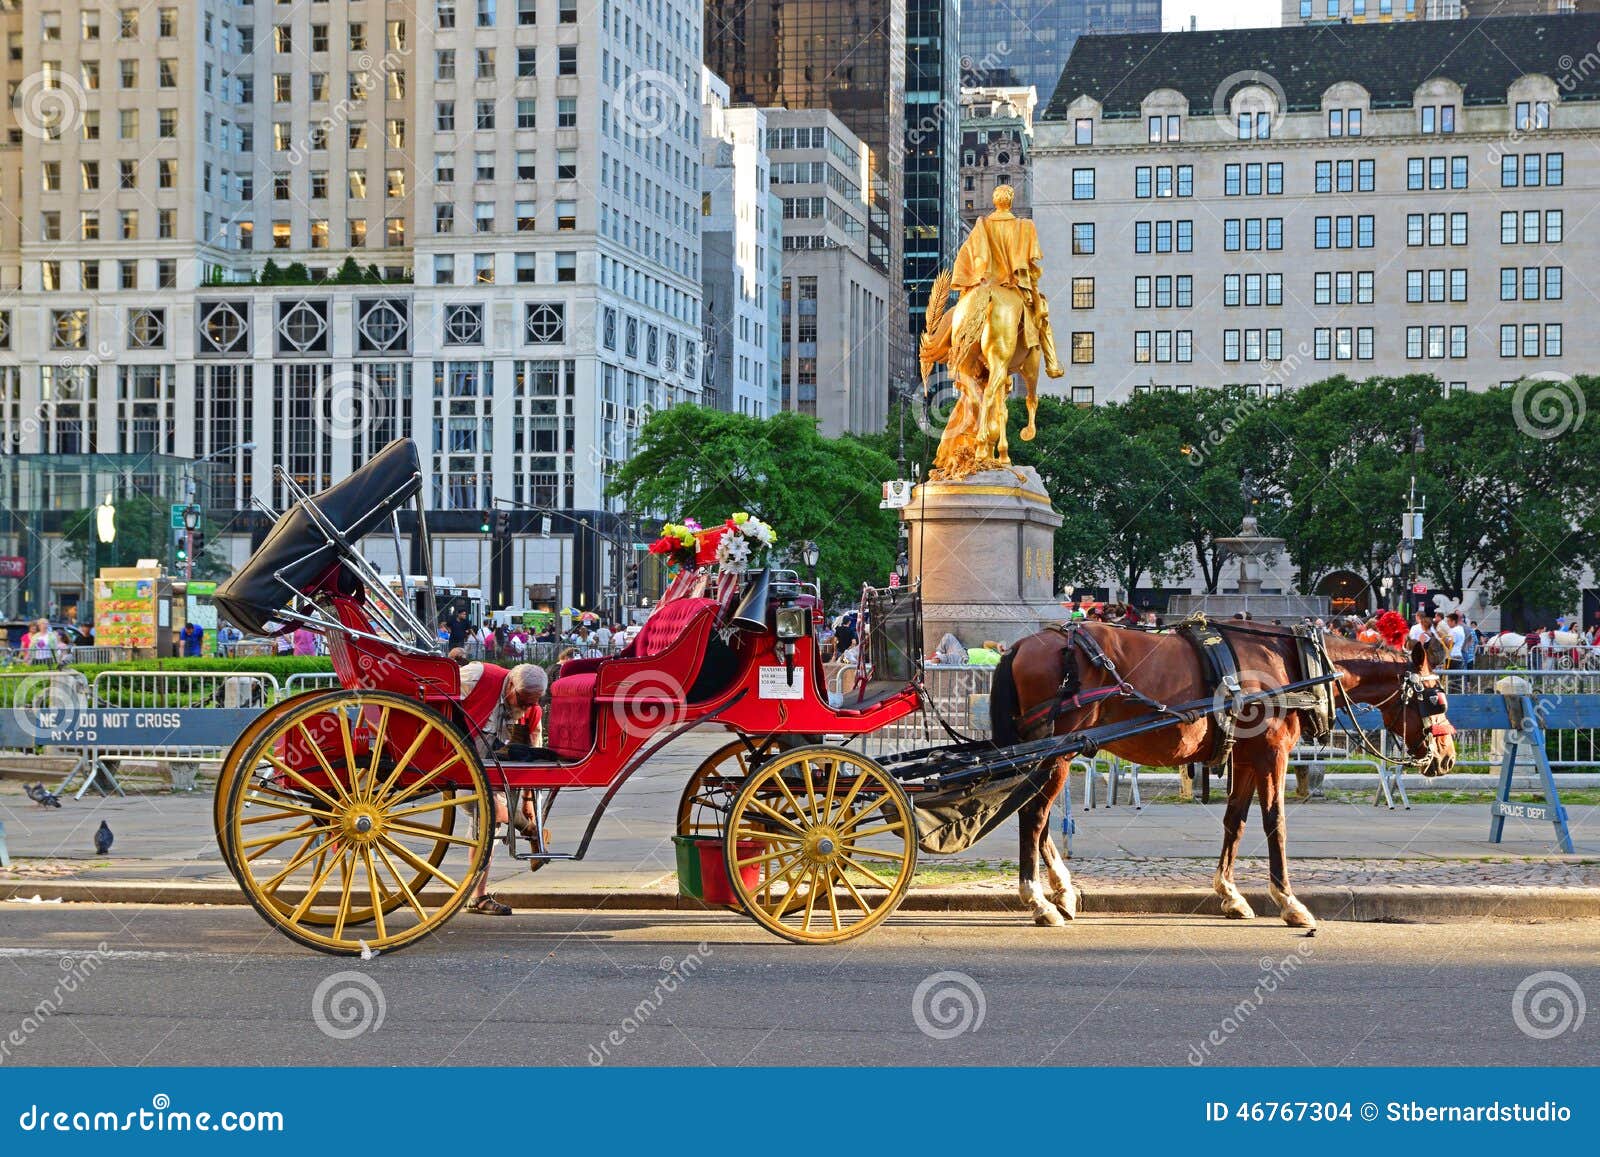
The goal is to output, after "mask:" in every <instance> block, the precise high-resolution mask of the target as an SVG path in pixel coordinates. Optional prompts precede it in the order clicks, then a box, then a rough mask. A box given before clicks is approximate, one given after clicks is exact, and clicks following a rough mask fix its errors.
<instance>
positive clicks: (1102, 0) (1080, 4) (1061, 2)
mask: <svg viewBox="0 0 1600 1157" xmlns="http://www.w3.org/2000/svg"><path fill="white" fill-rule="evenodd" d="M1160 31H1161V0H965V2H964V3H963V4H962V6H961V70H962V72H993V71H995V70H998V69H1009V70H1010V71H1011V74H1012V77H1013V78H1014V83H1016V84H1019V85H1029V84H1031V85H1033V87H1034V88H1036V89H1038V90H1039V96H1040V99H1044V98H1045V97H1047V96H1048V95H1049V94H1050V93H1053V92H1055V90H1056V81H1057V80H1059V79H1061V69H1062V67H1063V66H1064V65H1065V64H1066V63H1067V57H1068V56H1069V55H1071V53H1072V46H1073V44H1075V43H1076V42H1077V39H1078V37H1079V36H1082V35H1083V34H1084V33H1086V32H1160ZM967 83H971V82H970V81H969V82H967Z"/></svg>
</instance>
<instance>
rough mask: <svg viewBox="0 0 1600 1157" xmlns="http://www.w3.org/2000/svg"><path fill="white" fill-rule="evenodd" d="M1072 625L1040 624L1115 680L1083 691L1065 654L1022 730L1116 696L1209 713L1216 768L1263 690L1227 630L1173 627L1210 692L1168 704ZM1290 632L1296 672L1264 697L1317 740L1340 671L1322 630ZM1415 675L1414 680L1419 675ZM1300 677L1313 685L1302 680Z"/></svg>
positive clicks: (1201, 623) (1175, 711)
mask: <svg viewBox="0 0 1600 1157" xmlns="http://www.w3.org/2000/svg"><path fill="white" fill-rule="evenodd" d="M1078 626H1079V625H1078V624H1077V623H1067V624H1052V625H1051V626H1050V627H1048V628H1046V629H1047V630H1052V631H1055V632H1056V633H1057V634H1059V635H1061V636H1062V637H1063V638H1065V639H1066V641H1067V647H1068V649H1069V650H1076V651H1078V652H1079V653H1080V654H1082V655H1083V656H1084V658H1085V659H1087V660H1088V661H1089V663H1090V665H1091V666H1094V667H1098V668H1099V669H1100V670H1102V671H1104V672H1105V673H1106V674H1107V675H1109V676H1110V677H1111V679H1112V680H1113V681H1112V683H1111V684H1109V685H1107V686H1105V687H1094V688H1090V689H1089V690H1084V689H1083V688H1082V687H1081V686H1080V680H1079V678H1078V669H1077V664H1076V663H1073V662H1070V661H1069V662H1068V663H1067V665H1066V671H1065V672H1064V673H1063V675H1062V679H1061V686H1060V688H1058V690H1057V692H1056V694H1055V696H1054V697H1053V698H1051V699H1046V700H1045V701H1044V702H1042V703H1039V704H1037V705H1035V706H1034V707H1033V708H1032V709H1031V710H1029V711H1027V712H1026V713H1024V714H1023V716H1022V717H1021V718H1020V719H1019V720H1018V721H1017V722H1018V727H1019V729H1020V730H1022V731H1024V732H1025V731H1026V730H1028V729H1029V728H1032V727H1035V726H1038V725H1040V724H1043V723H1052V722H1054V721H1055V720H1057V719H1059V718H1061V717H1062V716H1063V715H1068V714H1071V713H1072V712H1074V711H1077V710H1080V709H1082V708H1084V707H1088V706H1090V705H1092V704H1094V703H1098V702H1101V701H1102V700H1105V699H1111V698H1122V699H1127V700H1130V701H1132V702H1135V703H1139V704H1142V705H1143V706H1145V707H1148V708H1150V710H1152V711H1154V712H1156V713H1157V714H1160V715H1171V716H1174V717H1175V718H1177V719H1179V720H1181V721H1183V722H1193V721H1194V720H1196V719H1200V718H1203V717H1205V716H1210V718H1211V720H1212V722H1213V723H1214V724H1215V725H1216V728H1217V740H1216V743H1215V744H1213V746H1212V753H1211V758H1210V759H1209V760H1208V761H1207V764H1208V766H1211V767H1220V766H1222V765H1225V764H1226V763H1227V762H1228V760H1229V759H1230V758H1231V757H1232V754H1233V745H1234V741H1235V736H1236V731H1237V728H1236V723H1237V720H1238V716H1239V714H1240V712H1241V711H1242V710H1243V709H1244V708H1245V706H1246V705H1247V704H1246V703H1245V702H1243V701H1244V700H1248V704H1249V705H1254V704H1259V703H1261V702H1263V701H1265V700H1264V698H1263V693H1262V692H1246V691H1245V690H1244V688H1243V686H1242V685H1241V684H1240V681H1239V665H1238V662H1237V659H1236V657H1235V655H1234V652H1233V646H1232V645H1231V644H1230V643H1229V642H1228V639H1227V636H1226V635H1225V634H1224V633H1223V632H1222V631H1221V630H1219V629H1218V628H1217V627H1215V626H1214V625H1212V623H1211V622H1210V620H1208V619H1207V618H1206V617H1205V616H1204V615H1193V616H1191V617H1189V618H1188V619H1185V620H1184V621H1183V622H1182V623H1181V624H1179V626H1178V628H1177V630H1178V633H1179V634H1181V635H1182V636H1183V637H1184V638H1186V639H1188V640H1189V642H1190V644H1191V645H1192V646H1193V647H1194V648H1195V651H1196V652H1197V654H1198V655H1199V658H1200V669H1201V675H1202V678H1203V680H1204V683H1205V686H1206V690H1207V692H1208V693H1209V695H1210V701H1209V703H1207V704H1206V705H1205V706H1204V707H1196V706H1194V705H1192V704H1186V705H1185V706H1184V707H1182V708H1173V707H1169V706H1167V705H1166V704H1164V703H1159V702H1157V701H1156V700H1155V699H1152V698H1151V697H1150V696H1148V695H1146V694H1144V693H1143V692H1142V691H1140V690H1139V689H1138V688H1137V687H1134V686H1133V685H1132V684H1131V683H1129V682H1128V681H1127V680H1126V679H1124V678H1123V677H1122V674H1121V672H1119V671H1118V670H1117V666H1116V663H1115V662H1114V661H1113V660H1112V659H1111V656H1109V655H1107V654H1106V652H1105V649H1104V648H1103V647H1101V646H1100V643H1099V642H1098V641H1097V640H1096V639H1095V637H1094V636H1093V635H1092V634H1091V633H1089V632H1088V631H1083V630H1079V629H1078ZM1228 629H1229V630H1242V631H1245V632H1247V633H1250V634H1260V635H1267V636H1270V637H1272V638H1281V637H1282V636H1281V635H1280V634H1279V633H1278V632H1275V631H1256V630H1253V629H1251V628H1248V627H1235V626H1230V627H1229V628H1228ZM1291 631H1292V637H1293V638H1294V641H1295V650H1296V655H1297V657H1298V659H1299V662H1300V670H1301V679H1300V680H1299V681H1298V682H1297V683H1293V684H1290V685H1289V687H1286V688H1283V689H1281V690H1277V691H1271V690H1268V691H1267V692H1266V698H1267V699H1270V701H1272V702H1275V703H1277V704H1278V705H1279V706H1280V707H1282V708H1283V709H1285V710H1289V711H1299V712H1300V713H1301V726H1302V728H1303V729H1304V732H1305V734H1307V735H1308V736H1310V737H1311V738H1313V739H1323V738H1326V737H1327V736H1328V735H1329V734H1330V733H1331V732H1332V731H1333V722H1334V713H1335V711H1336V705H1335V702H1334V694H1335V690H1334V689H1335V687H1337V686H1338V671H1337V669H1336V668H1335V667H1334V665H1333V661H1332V660H1331V659H1330V658H1329V657H1328V650H1327V647H1326V646H1325V645H1324V644H1323V642H1322V634H1321V632H1319V631H1318V630H1317V629H1316V628H1315V627H1311V626H1298V627H1294V628H1292V629H1291ZM1417 682H1418V684H1419V686H1420V684H1421V680H1418V681H1417ZM1306 684H1312V685H1311V686H1309V687H1308V686H1306ZM1432 691H1433V693H1434V694H1435V695H1437V696H1438V697H1439V699H1440V700H1441V701H1442V699H1443V694H1442V692H1439V690H1438V688H1437V687H1435V688H1433V689H1432ZM1423 710H1424V714H1427V713H1428V704H1427V701H1424V707H1423ZM1443 710H1444V708H1443V706H1442V705H1441V706H1439V708H1438V710H1437V712H1436V713H1437V714H1442V713H1443Z"/></svg>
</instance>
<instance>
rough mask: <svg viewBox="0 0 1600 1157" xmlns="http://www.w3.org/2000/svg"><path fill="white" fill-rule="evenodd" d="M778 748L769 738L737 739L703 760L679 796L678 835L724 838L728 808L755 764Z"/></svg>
mask: <svg viewBox="0 0 1600 1157" xmlns="http://www.w3.org/2000/svg"><path fill="white" fill-rule="evenodd" d="M752 747H753V748H754V750H753V751H752ZM776 749H777V745H776V742H775V741H774V740H770V739H769V740H766V741H765V742H761V741H759V740H758V741H756V742H755V743H754V744H746V743H745V741H744V740H742V739H735V740H733V741H732V742H730V743H724V744H723V745H722V746H721V747H719V748H717V749H716V750H715V751H713V752H712V753H711V754H710V755H708V756H706V757H705V759H703V760H701V762H700V766H699V767H697V768H695V769H694V774H693V775H691V776H690V777H689V782H688V783H686V784H684V785H683V794H682V795H681V796H679V797H678V835H680V836H721V835H722V830H723V828H724V826H726V824H727V822H728V808H729V806H730V805H731V804H732V803H733V797H734V796H735V795H737V794H738V792H739V788H740V787H741V786H743V784H744V781H745V779H746V778H747V777H748V776H749V774H750V768H751V765H752V763H753V762H755V761H757V760H760V759H763V758H765V757H766V756H767V755H769V754H771V753H772V752H773V751H775V750H776Z"/></svg>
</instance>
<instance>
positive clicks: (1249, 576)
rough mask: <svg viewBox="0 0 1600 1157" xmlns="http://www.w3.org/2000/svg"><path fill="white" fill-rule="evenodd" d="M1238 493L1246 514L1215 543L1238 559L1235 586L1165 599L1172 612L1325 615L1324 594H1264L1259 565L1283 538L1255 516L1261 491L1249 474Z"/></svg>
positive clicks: (1294, 617) (1292, 616)
mask: <svg viewBox="0 0 1600 1157" xmlns="http://www.w3.org/2000/svg"><path fill="white" fill-rule="evenodd" d="M1239 490H1240V495H1241V496H1242V497H1243V498H1244V500H1245V510H1246V513H1245V516H1244V518H1243V519H1241V520H1240V522H1239V529H1238V531H1237V532H1236V533H1234V534H1232V535H1229V536H1228V537H1226V538H1218V539H1216V540H1215V541H1216V544H1217V546H1218V547H1219V548H1220V549H1221V550H1222V551H1223V552H1224V553H1225V554H1227V556H1228V557H1229V558H1236V559H1238V560H1239V576H1238V578H1237V580H1235V581H1236V582H1237V583H1238V589H1237V590H1235V591H1228V592H1222V593H1218V594H1199V595H1190V594H1176V595H1173V596H1172V597H1171V598H1170V600H1169V601H1168V603H1167V611H1168V613H1169V614H1173V615H1191V614H1195V613H1196V612H1200V613H1204V614H1205V615H1207V616H1209V617H1210V618H1213V619H1225V618H1231V617H1232V616H1233V615H1236V614H1248V615H1249V616H1250V617H1251V618H1252V619H1256V620H1265V621H1271V620H1272V619H1279V620H1282V621H1283V622H1285V623H1288V622H1294V621H1298V620H1299V619H1302V618H1312V619H1315V618H1318V617H1321V618H1324V619H1325V618H1327V617H1328V599H1327V597H1326V596H1324V595H1299V594H1263V593H1262V591H1261V568H1262V567H1263V566H1266V565H1268V564H1269V562H1270V560H1271V559H1272V558H1274V557H1275V556H1276V555H1277V554H1278V552H1279V551H1281V550H1282V549H1283V543H1284V540H1283V539H1281V538H1273V537H1271V536H1270V535H1265V534H1262V533H1261V529H1260V527H1259V526H1258V525H1257V522H1256V516H1255V502H1256V501H1257V500H1258V499H1259V498H1260V496H1261V492H1260V491H1259V490H1258V489H1257V487H1256V485H1255V482H1254V480H1253V479H1251V477H1250V475H1249V474H1246V475H1245V476H1244V481H1243V482H1242V483H1241V484H1240V488H1239Z"/></svg>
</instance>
